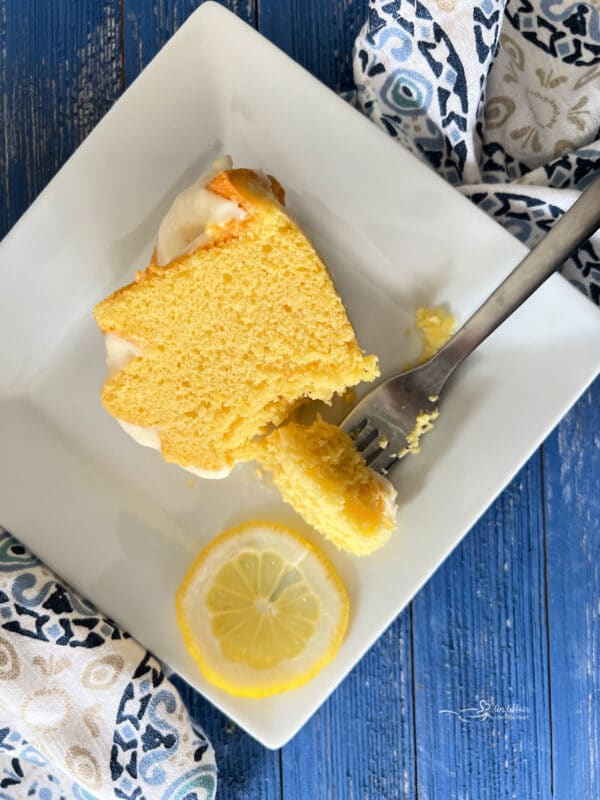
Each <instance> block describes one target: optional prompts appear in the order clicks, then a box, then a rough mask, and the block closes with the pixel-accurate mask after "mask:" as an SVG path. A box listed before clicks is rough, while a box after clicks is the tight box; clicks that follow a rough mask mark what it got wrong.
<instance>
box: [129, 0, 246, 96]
mask: <svg viewBox="0 0 600 800" xmlns="http://www.w3.org/2000/svg"><path fill="white" fill-rule="evenodd" d="M202 1H203V0H121V2H122V3H123V50H124V63H125V83H126V85H127V86H129V84H130V83H131V81H133V80H134V79H135V78H137V76H138V75H139V73H140V72H141V71H142V69H143V68H144V67H145V66H146V64H148V63H149V62H150V61H151V60H152V59H153V58H154V56H155V55H156V54H157V53H158V51H159V50H160V48H161V47H162V46H163V45H164V44H166V43H167V42H168V40H169V39H170V38H171V36H173V34H174V33H175V31H176V30H177V29H178V28H180V27H181V25H182V24H183V23H184V22H185V21H186V19H187V18H188V17H189V15H190V14H191V13H192V12H193V11H195V10H196V9H197V8H198V7H199V6H201V5H202ZM220 2H221V4H222V5H224V6H225V7H226V8H228V9H229V10H230V11H233V12H234V14H237V16H238V17H240V19H243V20H244V21H245V22H248V23H249V24H250V25H252V26H255V23H256V5H255V3H256V2H257V0H220Z"/></svg>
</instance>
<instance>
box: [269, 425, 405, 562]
mask: <svg viewBox="0 0 600 800" xmlns="http://www.w3.org/2000/svg"><path fill="white" fill-rule="evenodd" d="M254 456H255V458H256V460H257V461H258V462H259V463H260V464H261V466H263V467H264V468H265V469H267V470H268V471H269V472H270V473H271V475H272V478H273V482H274V483H275V485H276V486H277V488H278V489H279V491H280V492H281V495H282V497H283V499H284V500H285V501H286V502H288V503H289V504H290V505H291V506H293V507H294V508H295V509H296V511H297V512H298V513H299V514H301V515H302V517H304V519H305V520H306V521H307V522H308V523H309V524H310V525H312V526H313V528H315V529H316V530H318V531H319V532H320V533H322V534H323V535H324V536H325V537H326V538H328V539H330V540H331V541H332V542H333V543H334V544H335V545H337V547H339V548H341V549H342V550H346V551H349V552H351V553H354V554H355V555H366V554H368V553H372V552H373V551H374V550H377V549H378V548H379V547H381V546H382V545H383V544H384V543H385V542H386V541H387V540H388V538H389V536H390V534H391V533H392V531H393V530H394V528H395V516H396V510H397V509H396V504H395V498H396V491H395V490H394V488H393V486H392V485H391V483H389V481H387V480H385V478H383V477H381V476H380V475H378V474H376V473H375V472H374V471H373V470H372V469H370V468H369V467H368V466H367V465H366V464H365V461H364V459H363V457H362V456H361V455H360V454H359V453H358V452H357V451H356V449H355V447H354V445H353V442H352V439H351V438H350V436H348V434H347V433H345V432H344V431H343V430H342V429H341V428H338V427H337V426H335V425H330V424H329V423H327V422H324V421H323V420H322V419H321V418H320V417H317V419H316V420H315V421H314V422H313V423H312V424H311V425H301V424H299V423H297V422H287V423H285V424H284V425H282V426H281V427H279V428H277V430H275V431H273V432H272V433H271V434H270V435H269V436H266V437H264V438H263V439H261V440H260V441H258V442H256V443H255V445H254Z"/></svg>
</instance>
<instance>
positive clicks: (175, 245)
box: [156, 156, 246, 267]
mask: <svg viewBox="0 0 600 800" xmlns="http://www.w3.org/2000/svg"><path fill="white" fill-rule="evenodd" d="M232 167H233V161H232V159H231V158H230V156H223V158H220V159H218V160H217V161H213V164H212V169H211V170H210V172H207V173H206V175H203V176H202V177H201V178H198V180H197V181H196V182H195V183H193V184H192V185H191V186H188V188H187V189H184V190H183V192H181V193H180V194H178V195H177V197H176V198H175V200H173V203H172V205H171V208H170V209H169V210H168V211H167V213H166V215H165V217H164V219H163V221H162V222H161V224H160V227H159V229H158V240H157V242H156V260H157V263H158V265H159V267H165V266H166V265H167V264H169V263H170V262H171V261H173V259H175V258H179V257H180V256H182V255H185V254H186V253H191V252H192V251H193V250H197V249H198V248H199V247H206V245H207V244H210V242H211V241H212V239H213V234H212V233H211V231H212V229H213V228H214V227H220V226H222V225H225V224H226V223H228V222H230V221H231V220H233V219H238V220H242V219H244V218H245V217H246V212H245V211H244V210H243V209H242V208H240V207H239V206H238V205H237V203H234V202H232V201H231V200H227V199H226V198H225V197H221V195H218V194H216V192H211V191H210V189H208V188H207V186H208V184H209V183H210V182H211V181H212V180H213V178H215V177H216V176H217V175H218V174H219V172H223V170H227V169H231V168H232Z"/></svg>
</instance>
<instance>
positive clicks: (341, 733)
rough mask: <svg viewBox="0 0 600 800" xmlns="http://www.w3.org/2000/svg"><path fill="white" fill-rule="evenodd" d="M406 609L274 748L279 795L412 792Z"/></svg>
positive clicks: (330, 798) (347, 798)
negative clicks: (304, 722)
mask: <svg viewBox="0 0 600 800" xmlns="http://www.w3.org/2000/svg"><path fill="white" fill-rule="evenodd" d="M410 639H411V637H410V616H409V612H408V610H406V611H405V612H404V613H403V614H402V615H401V616H400V617H399V618H398V619H397V620H396V621H395V622H394V624H393V625H392V626H391V627H390V628H389V629H388V630H387V631H386V632H385V633H384V635H383V636H382V637H381V638H380V640H379V641H378V642H377V644H376V645H375V646H374V647H373V648H372V650H370V651H369V653H367V655H366V656H365V657H364V658H363V659H362V661H361V662H360V663H359V664H358V665H357V666H356V667H355V669H354V670H353V671H352V673H351V674H350V675H349V676H348V678H346V680H345V681H344V682H343V683H342V685H341V686H340V687H339V688H338V689H337V690H336V691H335V692H334V694H333V695H332V696H331V697H330V699H329V700H328V701H327V702H326V703H325V705H324V706H322V708H321V709H320V710H319V711H318V712H317V713H316V715H315V716H314V717H313V719H311V720H310V722H309V723H308V724H307V725H306V726H305V727H304V728H303V729H302V730H301V731H300V733H299V734H298V735H297V736H296V738H295V739H293V740H292V741H291V742H290V743H289V744H288V745H287V746H286V747H285V748H284V749H283V753H282V779H283V789H284V794H283V796H284V798H285V800H308V798H310V800H338V798H344V800H359V798H360V800H363V798H369V799H370V798H386V800H387V799H388V798H389V800H392V799H393V800H400V798H401V799H402V800H411V798H415V797H416V791H415V762H414V738H413V733H414V730H413V716H412V677H411V671H412V665H411V657H410Z"/></svg>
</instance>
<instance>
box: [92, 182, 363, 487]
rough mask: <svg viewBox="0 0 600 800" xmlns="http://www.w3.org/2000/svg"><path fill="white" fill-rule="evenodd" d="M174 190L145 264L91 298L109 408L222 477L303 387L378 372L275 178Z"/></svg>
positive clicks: (325, 390) (327, 390) (302, 396)
mask: <svg viewBox="0 0 600 800" xmlns="http://www.w3.org/2000/svg"><path fill="white" fill-rule="evenodd" d="M186 191H187V194H186V193H183V194H182V195H180V196H179V198H177V200H176V201H175V203H174V204H173V207H172V209H171V212H169V215H167V218H166V219H165V221H164V222H163V225H162V226H161V231H160V234H159V241H158V246H157V248H156V250H155V253H154V256H153V259H152V262H151V264H150V265H149V267H148V268H147V269H146V270H145V271H144V272H140V273H138V275H137V280H135V281H134V282H133V283H131V284H130V285H129V286H126V287H124V288H123V289H120V290H119V291H117V292H115V293H114V294H113V295H111V296H110V297H108V298H107V299H105V300H103V301H102V302H101V303H99V304H98V306H96V308H95V311H94V315H95V318H96V321H97V323H98V325H99V327H100V329H101V331H102V332H103V333H104V334H105V335H106V337H107V338H106V342H107V346H108V349H109V350H110V353H111V354H112V357H111V358H109V361H111V369H109V377H108V379H107V380H106V382H105V384H104V387H103V389H102V400H103V403H104V406H105V408H106V409H107V411H108V412H109V413H110V414H112V416H113V417H115V418H116V419H117V420H119V422H120V423H121V424H122V425H123V426H124V427H125V429H126V430H127V431H128V432H129V433H130V434H131V435H133V436H134V437H135V438H136V439H137V440H138V441H141V442H142V443H143V444H146V445H149V446H154V447H158V448H160V451H161V453H162V455H163V457H164V458H165V460H166V461H170V462H175V463H177V464H179V465H181V466H183V467H185V468H186V469H191V470H192V471H195V472H198V473H199V474H202V475H207V476H210V475H212V476H219V477H220V476H222V475H225V474H227V472H228V470H229V469H230V468H231V466H232V465H233V464H235V463H236V462H237V461H240V460H244V458H246V457H247V453H248V446H249V444H250V443H251V442H252V441H253V440H254V439H255V437H257V436H258V435H261V434H264V433H265V432H266V431H267V430H269V429H270V428H271V426H277V425H279V424H281V423H282V422H283V421H284V420H285V419H286V418H287V416H288V415H289V414H290V412H291V411H292V410H294V409H295V408H296V407H297V406H298V405H299V404H300V403H302V402H304V401H305V400H306V399H309V398H310V399H318V400H323V401H325V402H330V400H331V398H332V397H333V395H334V393H343V392H344V390H345V389H346V388H347V387H349V386H353V385H355V384H357V383H359V382H360V381H372V380H373V379H374V378H375V377H376V376H377V375H378V369H377V359H376V357H375V356H364V355H363V354H362V352H361V350H360V348H359V346H358V343H357V341H356V336H355V334H354V331H353V329H352V326H351V324H350V322H349V320H348V317H347V315H346V311H345V309H344V306H343V305H342V302H341V300H340V298H339V297H338V295H337V294H336V291H335V288H334V286H333V283H332V281H331V278H330V277H329V275H328V273H327V270H326V268H325V266H324V265H323V262H322V261H321V260H320V258H319V257H318V255H317V254H316V252H315V250H314V249H313V247H312V245H311V244H310V242H309V241H308V239H307V238H306V236H305V235H304V234H303V232H302V231H301V230H300V228H299V227H298V226H297V225H296V223H295V222H294V221H293V220H292V219H291V218H290V217H289V216H288V214H287V213H286V211H285V208H284V206H283V190H282V189H281V187H280V185H279V184H278V183H277V181H275V180H274V179H273V178H268V177H266V176H264V175H261V174H258V173H256V172H253V171H251V170H247V169H225V170H221V171H219V172H218V174H216V175H211V176H210V177H209V178H208V179H205V180H204V181H200V182H199V183H198V184H197V185H195V186H194V187H190V190H186Z"/></svg>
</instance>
